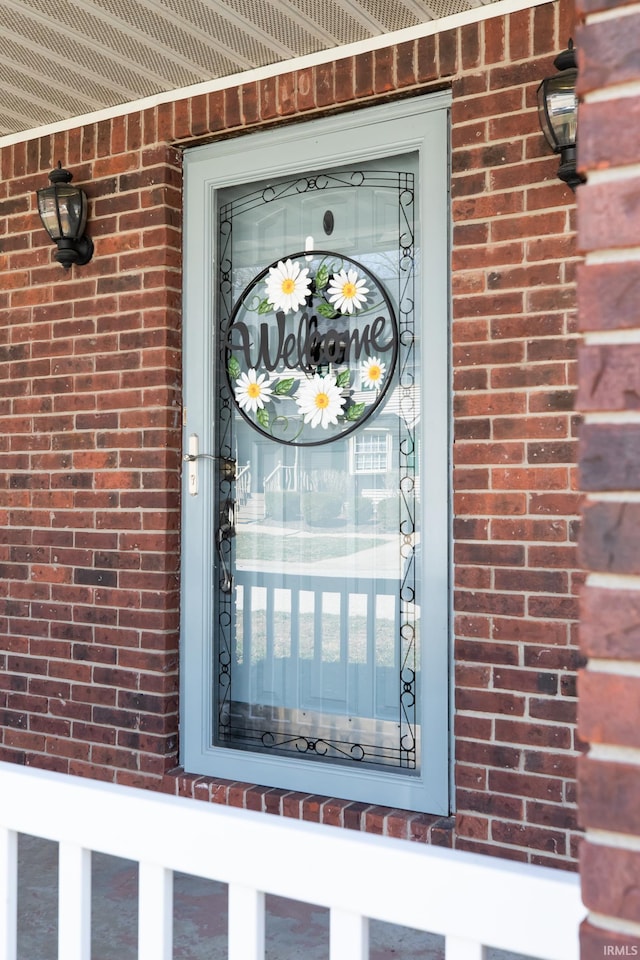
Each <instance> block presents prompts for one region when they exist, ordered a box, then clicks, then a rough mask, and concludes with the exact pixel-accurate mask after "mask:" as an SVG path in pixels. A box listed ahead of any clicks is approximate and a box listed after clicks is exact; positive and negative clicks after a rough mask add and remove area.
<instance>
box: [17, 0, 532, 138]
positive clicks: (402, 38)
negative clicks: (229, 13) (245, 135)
mask: <svg viewBox="0 0 640 960" xmlns="http://www.w3.org/2000/svg"><path fill="white" fill-rule="evenodd" d="M549 2H550V0H495V2H493V3H486V4H484V5H482V6H479V7H474V8H473V10H466V11H465V12H464V13H456V14H453V15H452V16H450V17H443V18H442V19H439V20H429V21H428V22H427V23H423V24H419V25H418V26H416V27H407V29H405V30H397V31H395V32H394V33H385V34H381V35H380V36H378V37H370V38H369V39H367V40H359V41H358V42H357V43H349V44H345V46H342V47H332V48H331V49H329V50H320V51H318V52H317V53H312V54H308V55H307V56H304V57H294V58H293V59H290V60H283V61H280V62H278V63H271V64H269V65H267V66H265V67H257V68H255V69H253V70H246V71H244V72H242V73H234V74H231V75H230V76H228V77H218V78H217V79H215V80H206V81H204V82H203V83H196V84H192V85H191V86H188V87H182V88H180V89H177V90H167V91H163V92H162V93H157V94H154V95H153V96H150V97H144V98H142V99H140V100H132V101H131V102H130V103H120V104H116V105H115V106H112V107H106V108H104V109H103V110H94V111H93V112H92V113H85V114H83V115H81V116H77V117H69V118H68V119H67V120H59V121H57V122H55V123H50V124H46V125H44V126H41V127H34V128H32V129H31V130H20V131H18V133H11V134H8V135H7V136H5V137H0V148H2V147H8V146H11V145H12V144H15V143H24V142H26V141H28V140H35V139H39V138H40V137H46V136H50V135H51V134H54V133H61V132H63V131H65V130H74V129H76V128H77V127H84V126H87V125H88V124H92V123H99V122H100V121H102V120H110V119H112V118H114V117H122V116H127V115H128V114H130V113H137V112H138V111H142V110H148V109H150V108H151V107H156V106H159V105H160V104H162V103H173V102H176V101H178V100H186V99H189V98H190V97H197V96H201V95H202V94H207V93H215V92H216V91H218V90H228V89H230V88H232V87H237V86H239V85H240V84H245V83H255V82H257V81H259V80H266V79H268V78H270V77H277V76H282V75H283V74H286V73H292V72H294V71H295V70H304V69H306V68H307V67H315V66H319V65H320V64H324V63H333V62H336V61H338V60H344V59H346V58H348V57H355V56H358V55H359V54H363V53H369V52H370V51H372V50H381V49H384V48H385V47H390V46H394V45H395V44H400V43H406V42H407V41H411V40H419V39H421V38H422V37H430V36H434V35H436V34H438V33H443V32H444V31H445V30H452V29H455V28H458V27H463V26H466V25H467V24H471V23H480V22H481V21H483V20H490V19H492V18H493V17H504V16H507V15H508V14H510V13H517V12H518V11H520V10H527V9H528V8H530V7H538V6H541V5H542V4H545V3H549Z"/></svg>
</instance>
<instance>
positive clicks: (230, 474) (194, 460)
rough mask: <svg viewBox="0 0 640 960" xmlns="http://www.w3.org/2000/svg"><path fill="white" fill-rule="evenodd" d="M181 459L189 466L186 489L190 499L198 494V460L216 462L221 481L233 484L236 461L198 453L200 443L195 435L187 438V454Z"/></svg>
mask: <svg viewBox="0 0 640 960" xmlns="http://www.w3.org/2000/svg"><path fill="white" fill-rule="evenodd" d="M182 459H183V461H184V463H187V464H188V465H189V466H188V469H187V489H188V491H189V495H190V496H192V497H195V496H197V494H198V461H199V460H216V461H217V462H218V463H219V464H220V466H219V468H218V469H219V474H220V479H221V480H227V481H228V482H229V483H233V481H234V480H235V479H236V461H235V460H231V459H230V458H229V457H216V456H214V454H212V453H200V441H199V439H198V434H197V433H192V434H191V435H190V436H189V444H188V447H187V453H185V455H184V456H183V458H182Z"/></svg>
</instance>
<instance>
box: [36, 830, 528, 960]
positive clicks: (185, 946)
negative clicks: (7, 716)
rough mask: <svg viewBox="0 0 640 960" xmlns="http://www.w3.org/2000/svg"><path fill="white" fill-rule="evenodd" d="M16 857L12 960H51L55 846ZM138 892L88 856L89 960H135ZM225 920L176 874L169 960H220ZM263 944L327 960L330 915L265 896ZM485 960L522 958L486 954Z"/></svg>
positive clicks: (423, 946)
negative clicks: (90, 870) (15, 952)
mask: <svg viewBox="0 0 640 960" xmlns="http://www.w3.org/2000/svg"><path fill="white" fill-rule="evenodd" d="M239 855H241V856H247V857H250V856H251V852H250V851H248V850H247V851H241V852H240V853H239ZM18 857H19V891H18V924H19V925H18V960H56V957H57V920H56V909H57V875H56V874H57V845H56V844H54V843H51V842H49V841H45V840H38V839H35V838H33V837H23V836H21V837H20V841H19V848H18ZM336 868H337V869H339V865H338V864H336ZM399 882H402V881H401V878H399ZM137 887H138V884H137V868H136V865H135V864H133V863H132V862H131V861H128V860H120V859H117V858H115V857H107V856H104V855H102V854H94V855H93V898H92V899H93V911H92V912H93V916H92V927H93V937H92V952H91V953H92V960H137V954H136V939H137V921H136V910H137V892H138V890H137ZM226 913H227V891H226V886H225V885H224V884H219V883H212V882H211V881H205V880H200V879H198V878H195V877H186V876H183V875H176V877H175V884H174V958H175V960H226V958H227V930H226ZM266 939H267V953H266V960H329V916H328V911H327V910H324V909H321V908H318V907H313V906H309V905H306V904H302V903H297V902H294V901H291V900H284V899H281V898H279V897H268V898H267V920H266ZM370 939H371V945H370V960H444V942H443V940H442V938H441V937H437V936H434V935H432V934H425V933H421V932H419V931H416V930H408V929H406V928H404V927H396V926H392V925H390V924H384V923H379V922H372V923H371V928H370ZM487 960H524V958H520V957H516V956H515V955H514V954H506V953H503V952H500V951H489V953H488V957H487Z"/></svg>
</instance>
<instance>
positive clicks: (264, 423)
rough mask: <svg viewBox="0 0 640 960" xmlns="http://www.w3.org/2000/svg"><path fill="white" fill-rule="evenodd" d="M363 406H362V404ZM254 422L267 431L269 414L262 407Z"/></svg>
mask: <svg viewBox="0 0 640 960" xmlns="http://www.w3.org/2000/svg"><path fill="white" fill-rule="evenodd" d="M363 406H364V404H363ZM256 420H257V421H258V423H259V424H260V426H261V427H262V429H263V430H268V429H269V413H268V411H267V410H265V409H264V407H261V409H260V410H258V412H257V413H256Z"/></svg>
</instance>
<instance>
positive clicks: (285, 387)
mask: <svg viewBox="0 0 640 960" xmlns="http://www.w3.org/2000/svg"><path fill="white" fill-rule="evenodd" d="M295 382H296V381H295V378H294V377H287V378H286V380H279V381H278V383H277V384H276V388H275V390H274V391H273V392H274V393H275V395H276V397H284V396H286V394H287V393H290V391H291V388H292V387H293V385H294V383H295Z"/></svg>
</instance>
